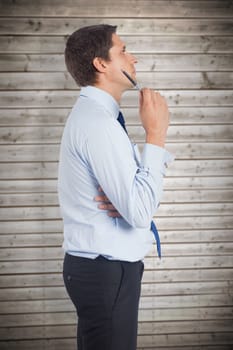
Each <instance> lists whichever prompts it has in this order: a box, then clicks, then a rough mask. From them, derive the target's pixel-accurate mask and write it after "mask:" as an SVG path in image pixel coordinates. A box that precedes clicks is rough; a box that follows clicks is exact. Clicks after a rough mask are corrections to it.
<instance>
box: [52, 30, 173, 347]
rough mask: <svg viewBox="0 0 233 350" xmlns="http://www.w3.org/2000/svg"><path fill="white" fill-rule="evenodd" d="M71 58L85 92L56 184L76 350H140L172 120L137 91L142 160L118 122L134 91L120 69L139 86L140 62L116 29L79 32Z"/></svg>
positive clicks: (150, 94) (68, 130) (150, 96)
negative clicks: (124, 100)
mask: <svg viewBox="0 0 233 350" xmlns="http://www.w3.org/2000/svg"><path fill="white" fill-rule="evenodd" d="M65 60H66V66H67V69H68V71H69V72H70V74H71V75H72V77H73V78H74V79H75V81H76V82H77V84H78V85H80V86H81V87H82V88H81V91H80V96H79V98H78V100H77V102H76V103H75V105H74V107H73V109H72V111H71V113H70V116H69V118H68V120H67V123H66V126H65V129H64V133H63V137H62V143H61V152H60V163H59V182H58V190H59V201H60V206H61V212H62V217H63V223H64V243H63V248H64V250H65V259H64V272H63V277H64V283H65V286H66V289H67V291H68V294H69V296H70V298H71V300H72V301H73V303H74V305H75V307H76V310H77V315H78V332H77V342H78V350H135V349H136V339H137V321H138V303H139V297H140V285H141V278H142V273H143V262H142V260H143V258H144V257H145V255H146V254H147V253H148V252H149V251H150V250H151V248H152V244H153V242H154V235H153V232H152V231H151V220H152V217H153V214H154V213H155V211H156V209H157V207H158V205H159V202H160V199H161V195H162V182H163V175H164V170H165V166H166V163H167V162H168V161H169V158H170V155H169V153H168V152H167V151H166V150H165V149H164V148H163V147H164V143H165V138H166V134H167V128H168V124H169V112H168V108H167V104H166V102H165V99H164V98H163V97H162V96H161V95H160V94H159V93H157V92H154V91H152V90H150V89H147V88H144V89H142V90H141V91H140V118H141V122H142V125H143V127H144V129H145V134H146V140H145V141H146V142H145V145H144V149H143V152H142V155H141V156H140V154H139V152H138V150H137V147H136V145H133V144H132V143H131V142H130V139H129V137H128V135H127V131H126V130H125V129H124V128H125V127H124V120H123V117H122V115H121V114H119V112H120V109H119V108H120V107H119V104H120V99H121V96H122V93H123V92H124V91H125V90H127V89H129V88H131V87H132V83H131V82H130V81H129V80H128V79H127V77H126V76H125V75H124V74H123V73H122V70H124V71H126V72H127V73H128V74H129V76H130V77H131V79H133V80H135V79H136V73H135V67H134V65H135V63H136V62H137V61H136V58H135V57H134V56H133V55H131V54H130V53H128V52H127V50H126V47H125V44H124V42H123V41H122V40H121V38H120V37H119V36H118V35H117V34H116V27H115V26H110V25H96V26H89V27H84V28H81V29H79V30H77V31H76V32H74V33H73V34H72V35H71V36H70V37H69V39H68V41H67V45H66V50H65ZM99 201H100V203H99Z"/></svg>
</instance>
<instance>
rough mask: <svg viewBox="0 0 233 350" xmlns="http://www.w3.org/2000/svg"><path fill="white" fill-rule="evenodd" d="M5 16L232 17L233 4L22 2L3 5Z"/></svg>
mask: <svg viewBox="0 0 233 350" xmlns="http://www.w3.org/2000/svg"><path fill="white" fill-rule="evenodd" d="M0 5H1V6H0V11H1V14H2V16H15V17H17V16H43V17H57V16H58V17H73V16H76V17H96V16H101V17H113V18H114V17H121V18H122V17H185V18H189V17H214V18H215V17H224V18H225V17H231V15H232V4H231V2H229V1H226V0H223V1H218V0H212V1H211V2H210V1H208V0H207V1H206V0H205V1H183V0H180V1H175V2H168V1H161V0H156V1H154V0H149V1H145V0H140V1H137V2H135V1H133V0H129V1H127V2H125V1H124V0H119V2H118V3H117V4H116V3H111V6H106V1H105V0H100V1H98V6H96V2H95V1H94V0H89V2H88V6H86V1H85V0H79V6H77V3H76V2H75V1H74V0H67V1H66V4H64V2H62V1H61V0H55V1H53V2H52V3H48V2H47V1H46V0H40V3H38V4H32V3H31V1H30V0H21V1H20V2H19V3H18V2H16V3H12V4H11V6H9V2H8V1H7V0H3V1H1V3H0Z"/></svg>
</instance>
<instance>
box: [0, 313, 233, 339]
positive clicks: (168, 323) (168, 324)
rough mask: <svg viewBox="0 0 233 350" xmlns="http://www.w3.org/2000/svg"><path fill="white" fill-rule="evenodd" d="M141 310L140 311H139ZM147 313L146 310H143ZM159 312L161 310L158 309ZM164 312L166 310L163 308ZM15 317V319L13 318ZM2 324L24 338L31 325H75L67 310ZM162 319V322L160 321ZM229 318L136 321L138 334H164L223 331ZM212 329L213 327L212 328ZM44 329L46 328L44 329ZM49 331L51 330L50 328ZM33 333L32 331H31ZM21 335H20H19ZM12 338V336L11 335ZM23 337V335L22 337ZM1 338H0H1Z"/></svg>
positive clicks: (7, 317)
mask: <svg viewBox="0 0 233 350" xmlns="http://www.w3.org/2000/svg"><path fill="white" fill-rule="evenodd" d="M140 312H141V311H140ZM143 312H144V313H146V314H147V310H144V311H143ZM160 312H161V310H160ZM164 312H166V310H164ZM14 317H15V319H14ZM1 318H2V321H3V324H2V327H1V328H0V332H1V334H2V335H3V334H5V336H6V333H7V332H6V329H5V328H4V327H8V329H9V333H7V334H11V335H13V334H14V332H15V334H16V332H17V330H19V328H18V325H19V324H20V325H21V329H22V334H23V333H24V334H25V338H26V337H27V336H26V334H27V329H28V330H29V329H30V328H31V327H37V328H38V329H39V327H41V326H44V327H48V331H47V332H49V329H50V327H54V323H55V322H56V326H57V327H58V328H61V327H62V326H63V325H69V326H71V327H72V326H73V325H76V322H77V321H76V315H75V313H74V312H67V314H65V313H59V312H58V313H57V319H56V315H55V314H54V313H51V314H47V313H43V314H42V313H39V314H25V315H23V316H22V315H17V314H16V315H11V314H10V315H1ZM161 321H162V322H161ZM231 321H232V320H231V319H227V318H223V319H221V317H219V318H218V319H217V320H216V321H214V320H211V319H205V318H203V317H202V318H201V317H200V318H197V319H196V320H191V321H189V320H185V321H182V320H179V321H178V320H169V319H167V320H161V319H157V320H156V319H154V320H151V321H150V322H146V321H145V322H143V321H140V320H139V322H138V326H139V331H138V333H139V334H148V333H149V334H153V333H154V332H156V334H164V332H166V333H167V334H176V333H181V329H182V330H183V331H182V333H189V332H192V331H191V330H193V329H194V330H195V331H194V332H198V329H200V328H201V329H203V332H208V331H210V327H213V326H214V325H218V331H219V332H220V331H224V330H223V327H224V326H225V327H226V328H225V331H226V332H227V331H229V327H231V325H232V323H231ZM10 327H12V328H13V327H15V328H16V329H15V331H14V330H13V329H10ZM212 330H213V328H212ZM45 331H46V330H45ZM50 331H51V330H50ZM32 334H33V333H32ZM18 337H19V338H20V335H18ZM21 337H22V336H21ZM12 338H13V337H12ZM22 338H23V337H22ZM1 339H2V338H1Z"/></svg>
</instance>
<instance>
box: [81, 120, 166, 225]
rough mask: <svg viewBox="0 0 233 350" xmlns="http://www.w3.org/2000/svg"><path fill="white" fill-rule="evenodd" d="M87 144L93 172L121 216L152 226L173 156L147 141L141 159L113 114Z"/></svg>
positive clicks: (137, 223) (97, 129) (91, 132)
mask: <svg viewBox="0 0 233 350" xmlns="http://www.w3.org/2000/svg"><path fill="white" fill-rule="evenodd" d="M101 121H102V120H101ZM84 148H85V153H86V154H85V156H86V160H87V162H88V164H89V167H90V169H91V172H92V175H93V176H94V177H95V178H96V181H97V183H98V184H99V185H100V186H101V187H102V189H103V191H104V193H105V194H106V196H107V197H108V199H109V200H110V201H111V203H112V204H113V205H114V207H115V208H116V209H117V210H118V212H119V213H120V214H121V216H122V217H123V218H124V219H125V220H126V221H127V222H128V223H129V224H130V225H131V226H133V227H136V228H147V227H149V226H150V223H151V219H152V217H153V215H154V213H155V211H156V209H157V207H158V205H159V202H160V200H161V196H162V190H163V176H164V174H165V169H166V166H167V164H168V163H169V162H170V161H171V160H172V156H171V155H170V154H169V153H168V152H167V151H166V150H165V149H163V148H161V147H158V146H155V145H151V144H145V145H144V149H143V152H142V157H141V161H140V162H137V161H136V160H135V157H134V152H133V147H132V145H131V142H130V140H129V138H128V136H127V134H126V133H125V131H124V130H123V128H122V127H121V126H120V124H119V123H118V122H117V120H115V119H112V118H109V117H108V118H106V119H105V120H104V123H103V124H102V123H101V122H100V123H99V124H98V126H97V127H96V128H95V129H94V128H93V129H92V130H91V131H89V132H88V134H87V136H86V140H85V147H84Z"/></svg>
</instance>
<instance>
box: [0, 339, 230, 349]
mask: <svg viewBox="0 0 233 350" xmlns="http://www.w3.org/2000/svg"><path fill="white" fill-rule="evenodd" d="M202 338H203V337H202ZM170 341H171V342H173V344H174V346H172V349H176V350H181V349H182V350H196V348H197V344H196V345H194V346H192V344H189V345H185V343H184V344H182V345H178V344H177V343H176V342H175V340H174V339H171V340H170ZM155 342H156V343H154V344H153V346H152V347H150V346H149V347H148V346H146V347H145V346H144V345H140V344H139V345H138V347H137V349H138V350H145V349H146V350H155V349H161V345H160V344H161V339H156V340H155ZM0 344H1V349H2V350H31V349H32V347H33V349H34V350H41V349H48V347H49V349H51V350H63V349H66V350H73V349H74V348H75V346H76V339H75V337H74V338H70V339H69V338H65V339H56V338H55V339H46V340H45V339H43V340H22V341H21V340H20V341H15V340H12V341H2V342H1V343H0ZM179 344H180V342H179ZM215 344H216V343H213V341H212V342H211V343H210V342H209V343H208V344H207V342H206V341H205V342H204V343H200V342H199V344H198V346H204V348H203V349H205V350H231V347H232V345H229V342H228V343H225V345H224V344H220V343H219V341H218V345H215ZM227 344H228V345H227ZM141 346H142V347H141ZM163 350H171V345H168V346H166V345H165V344H163Z"/></svg>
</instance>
